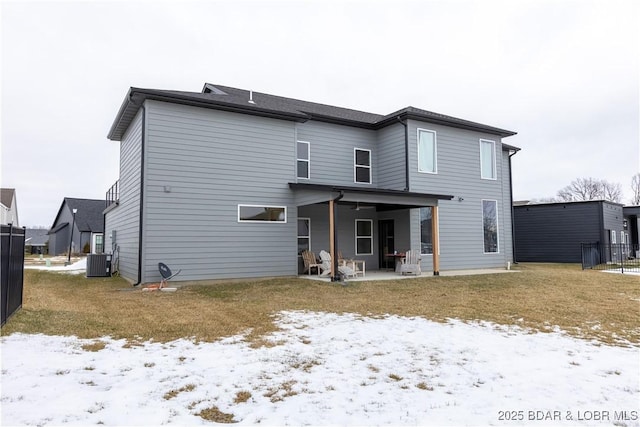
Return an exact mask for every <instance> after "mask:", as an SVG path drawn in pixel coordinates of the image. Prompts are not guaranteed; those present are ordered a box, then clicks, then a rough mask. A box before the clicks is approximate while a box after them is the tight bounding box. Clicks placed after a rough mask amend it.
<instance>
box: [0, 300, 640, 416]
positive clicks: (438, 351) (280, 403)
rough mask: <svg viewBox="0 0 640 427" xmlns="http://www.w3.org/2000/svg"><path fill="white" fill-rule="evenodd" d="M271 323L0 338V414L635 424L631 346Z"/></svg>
mask: <svg viewBox="0 0 640 427" xmlns="http://www.w3.org/2000/svg"><path fill="white" fill-rule="evenodd" d="M276 321H277V323H278V325H279V326H280V327H281V330H280V331H277V332H276V333H273V334H272V335H270V336H269V337H268V339H269V341H271V342H273V343H274V344H275V345H274V346H265V347H260V348H255V349H254V348H251V347H250V346H249V344H248V343H247V342H245V341H244V337H243V336H235V337H230V338H226V339H223V340H220V341H218V342H215V343H195V342H193V341H192V340H188V339H180V340H177V341H173V342H169V343H166V344H161V343H154V342H147V343H144V344H142V345H140V346H136V345H134V346H130V347H129V346H128V348H124V347H123V345H124V344H125V341H124V340H112V339H110V338H101V339H100V340H99V341H101V342H103V343H104V344H106V346H105V348H103V349H101V350H98V351H85V350H83V349H82V345H85V344H91V343H94V342H95V341H96V340H80V339H77V338H75V337H59V336H58V337H56V336H54V337H52V336H44V335H24V334H13V335H10V336H5V337H2V338H1V339H0V343H1V348H2V399H1V403H2V416H1V419H0V421H1V423H2V425H17V424H20V425H25V424H26V425H60V424H75V425H88V424H97V423H104V424H106V425H123V424H124V425H160V424H177V425H204V424H211V423H210V422H209V421H206V420H204V419H202V418H200V417H199V416H198V415H197V414H198V413H199V412H200V411H202V410H203V409H206V408H211V407H213V406H216V407H217V408H218V409H219V410H220V411H222V412H224V413H228V414H233V417H234V420H235V421H238V422H239V423H240V424H243V425H254V424H258V423H259V424H262V425H389V424H392V425H463V424H466V425H469V424H473V425H490V424H493V425H522V424H530V425H557V424H564V425H594V424H606V425H611V424H613V423H616V425H626V426H639V425H640V421H639V418H638V417H639V416H640V412H639V411H640V408H639V405H640V403H639V402H640V383H639V382H640V348H638V347H637V346H636V347H634V346H629V347H611V346H604V345H599V344H597V343H594V342H588V341H584V340H579V339H575V338H571V337H568V336H566V335H564V334H562V333H558V332H552V333H532V332H531V331H527V330H525V329H522V328H519V327H515V326H514V327H504V326H498V325H495V324H492V323H488V322H476V323H464V322H461V321H458V320H450V321H448V322H447V323H437V322H432V321H429V320H425V319H421V318H406V317H398V316H386V317H383V318H368V317H362V316H359V315H354V314H344V315H338V314H332V313H315V312H302V311H294V312H282V313H280V314H279V315H278V316H277V319H276ZM171 391H173V392H174V393H173V394H171V395H167V393H169V392H171ZM239 392H249V393H250V397H249V398H248V400H246V401H245V402H237V401H234V399H236V397H237V396H238V393H239ZM245 397H248V395H245ZM625 411H626V412H625ZM623 418H624V419H623Z"/></svg>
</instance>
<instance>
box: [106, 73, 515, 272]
mask: <svg viewBox="0 0 640 427" xmlns="http://www.w3.org/2000/svg"><path fill="white" fill-rule="evenodd" d="M514 134H515V132H512V131H508V130H503V129H499V128H496V127H492V126H487V125H483V124H479V123H475V122H471V121H467V120H462V119H458V118H454V117H449V116H445V115H442V114H437V113H433V112H429V111H425V110H420V109H417V108H413V107H408V108H404V109H402V110H400V111H396V112H394V113H391V114H388V115H379V114H372V113H367V112H362V111H355V110H350V109H346V108H339V107H334V106H330V105H323V104H317V103H312V102H306V101H300V100H296V99H291V98H285V97H279V96H273V95H268V94H263V93H257V92H252V91H247V90H241V89H236V88H231V87H225V86H219V85H212V84H205V85H204V87H203V89H202V91H201V92H182V91H170V90H153V89H139V88H131V89H130V90H129V92H128V93H127V95H126V97H125V99H124V102H123V104H122V106H121V108H120V110H119V112H118V114H117V116H116V118H115V121H114V123H113V126H112V128H111V130H110V132H109V135H108V137H109V139H111V140H114V141H120V177H119V180H118V182H117V183H116V185H114V187H113V188H112V189H111V190H110V191H109V192H108V193H107V194H108V197H107V198H108V201H107V203H108V207H107V209H106V210H105V245H106V248H107V250H109V248H110V249H111V251H114V252H117V258H118V264H119V270H120V273H121V274H122V276H124V277H125V278H127V279H129V280H131V281H132V282H134V283H135V284H137V283H146V282H150V281H158V280H159V278H160V275H159V272H158V268H157V265H158V262H164V263H166V264H168V265H170V266H171V267H172V268H174V269H182V273H181V274H180V276H179V278H180V279H181V280H210V279H225V278H247V277H267V276H293V275H296V274H298V273H299V272H300V268H301V260H300V256H299V254H300V253H301V251H302V250H304V249H309V250H312V251H314V252H315V253H318V252H320V251H321V250H323V249H324V250H327V251H330V252H331V253H333V254H334V255H335V254H337V253H338V251H339V252H341V253H342V254H343V256H345V257H349V258H357V259H360V260H364V261H366V266H367V271H371V270H376V269H381V268H386V267H388V266H389V263H390V262H393V261H392V260H391V261H390V257H389V256H388V255H389V254H393V253H394V252H395V251H398V252H404V251H406V250H408V249H412V250H415V251H421V253H422V254H423V255H422V261H421V262H422V270H423V271H428V270H433V271H434V272H435V273H436V274H437V273H438V272H439V270H440V269H443V270H448V269H471V268H486V267H502V266H505V265H506V264H507V263H508V262H510V261H512V258H513V255H512V254H513V242H512V234H513V233H512V219H511V216H512V211H511V204H512V196H511V162H510V158H511V156H512V155H513V154H515V153H516V152H517V151H518V148H516V147H513V146H510V145H507V144H504V143H503V142H502V138H505V137H508V136H511V135H514ZM434 252H435V253H434Z"/></svg>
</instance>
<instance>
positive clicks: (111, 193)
mask: <svg viewBox="0 0 640 427" xmlns="http://www.w3.org/2000/svg"><path fill="white" fill-rule="evenodd" d="M119 184H120V180H118V181H116V182H115V184H113V185H112V186H111V188H109V189H108V190H107V194H106V197H105V209H106V208H108V207H109V206H111V205H112V204H114V203H118V202H119V201H120V192H119V191H120V189H119Z"/></svg>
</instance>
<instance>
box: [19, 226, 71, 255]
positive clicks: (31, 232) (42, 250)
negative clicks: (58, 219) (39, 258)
mask: <svg viewBox="0 0 640 427" xmlns="http://www.w3.org/2000/svg"><path fill="white" fill-rule="evenodd" d="M48 243H49V230H48V229H46V228H27V229H26V231H25V239H24V250H25V252H26V253H29V254H46V253H47V245H48ZM68 249H69V248H68V247H67V250H68Z"/></svg>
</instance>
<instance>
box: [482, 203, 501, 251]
mask: <svg viewBox="0 0 640 427" xmlns="http://www.w3.org/2000/svg"><path fill="white" fill-rule="evenodd" d="M482 229H483V234H484V239H483V240H484V253H485V254H493V253H498V252H499V251H498V201H497V200H483V201H482Z"/></svg>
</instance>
